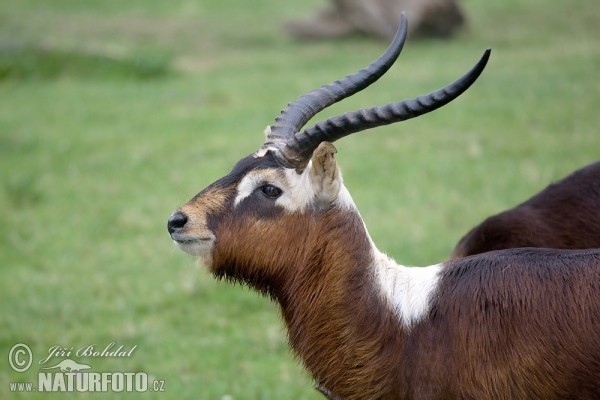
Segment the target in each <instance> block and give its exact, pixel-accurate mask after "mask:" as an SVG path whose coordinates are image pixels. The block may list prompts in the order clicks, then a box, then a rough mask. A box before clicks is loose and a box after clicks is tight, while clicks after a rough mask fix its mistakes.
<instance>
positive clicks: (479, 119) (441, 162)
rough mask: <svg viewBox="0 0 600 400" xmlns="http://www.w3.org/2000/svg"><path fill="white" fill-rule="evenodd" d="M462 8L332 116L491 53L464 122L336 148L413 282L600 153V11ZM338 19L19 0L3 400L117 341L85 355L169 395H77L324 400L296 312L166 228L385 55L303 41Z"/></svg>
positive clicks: (442, 114)
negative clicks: (280, 128)
mask: <svg viewBox="0 0 600 400" xmlns="http://www.w3.org/2000/svg"><path fill="white" fill-rule="evenodd" d="M458 4H459V5H460V10H461V13H462V14H463V15H464V17H465V21H464V24H461V26H460V28H459V29H456V30H453V31H452V34H451V35H449V37H446V38H444V39H440V38H437V37H429V36H427V35H423V36H421V37H417V35H416V34H415V35H414V37H413V35H412V34H411V37H409V39H408V41H407V44H406V45H405V48H404V51H403V53H402V55H401V56H400V58H399V60H398V62H397V63H396V65H395V66H394V67H393V68H392V69H391V70H390V71H389V72H388V73H387V74H386V75H385V76H384V77H383V78H382V79H381V80H380V81H379V82H377V83H376V84H374V85H372V86H371V87H370V88H368V89H367V90H365V91H364V92H361V93H360V94H358V95H356V96H355V97H353V98H350V99H347V100H345V101H344V102H342V103H340V104H337V105H335V106H333V107H331V108H330V109H328V110H326V111H324V112H323V113H321V114H320V115H319V116H318V117H317V118H316V119H325V118H326V117H327V116H331V115H337V114H340V113H342V112H344V111H349V110H354V109H358V108H361V107H367V106H368V107H370V106H373V105H377V104H380V105H382V104H386V103H388V102H391V101H398V100H401V99H404V98H409V97H415V96H418V95H420V94H424V93H428V92H430V91H432V90H435V89H438V88H440V87H441V86H443V85H445V84H447V83H450V82H451V81H453V80H454V79H456V78H457V77H459V76H461V75H462V74H463V73H464V72H466V71H467V70H468V69H469V68H471V66H472V65H473V64H474V63H475V62H476V61H477V60H478V59H479V57H480V56H481V54H482V53H483V51H484V49H485V48H487V47H491V48H492V56H491V60H490V63H489V64H488V66H487V68H486V70H485V71H484V73H483V74H482V76H481V77H480V79H479V80H478V81H477V82H476V83H475V84H474V85H473V87H472V88H471V89H470V90H469V91H468V92H466V93H465V94H464V95H463V96H461V97H460V98H459V99H457V100H456V101H454V102H453V103H451V104H450V105H448V106H446V107H444V108H443V109H440V110H438V111H436V112H434V113H432V114H428V115H427V116H424V117H421V118H418V119H415V120H411V121H407V122H404V123H400V124H395V125H391V126H387V127H384V128H379V129H376V130H374V131H367V132H364V133H360V134H357V135H353V136H351V137H348V138H346V139H344V140H342V141H340V142H339V143H337V144H336V146H337V148H338V151H339V152H338V157H337V159H338V162H339V164H340V166H341V168H342V170H343V172H344V177H345V181H346V186H347V187H348V188H349V190H350V192H351V193H352V195H353V197H354V199H355V202H356V203H357V205H358V208H359V210H360V211H361V214H362V216H363V218H364V219H365V221H366V224H367V227H368V228H369V231H370V233H371V236H372V237H373V240H374V241H375V243H377V245H378V247H379V248H380V249H381V250H382V251H385V252H387V253H388V254H389V255H390V256H392V257H393V258H395V259H396V260H397V261H398V262H400V263H402V264H405V265H420V266H423V265H429V264H433V263H437V262H440V261H442V260H444V259H445V258H446V257H447V256H448V255H449V253H450V251H451V250H452V248H453V247H454V245H455V244H456V243H457V241H458V240H459V239H460V237H462V235H463V234H465V233H466V232H467V231H468V230H469V229H470V228H471V227H473V226H475V225H476V224H478V223H479V222H481V221H482V220H483V219H484V218H485V217H487V216H489V215H491V214H495V213H497V212H500V211H502V210H505V209H507V208H510V207H513V206H515V205H516V204H518V203H520V202H522V201H524V200H526V199H528V198H529V197H531V196H532V195H533V194H535V193H537V192H538V191H539V190H541V189H542V188H544V187H545V186H547V185H548V184H549V183H550V182H552V181H555V180H557V179H560V178H562V177H564V176H566V175H567V174H569V173H571V172H572V171H574V170H575V169H578V168H580V167H582V166H584V165H586V164H589V163H591V162H594V161H597V160H598V159H599V158H600V157H599V155H600V133H599V132H598V128H597V127H598V126H600V113H598V111H597V108H598V105H600V79H599V77H600V3H598V1H597V0H578V1H576V2H573V1H571V0H555V1H553V2H548V1H542V0H506V1H502V2H497V1H496V2H492V1H479V0H477V1H476V0H464V1H462V2H460V3H458ZM328 6H330V5H328V3H327V2H326V1H325V0H305V1H302V2H291V1H290V2H282V1H275V0H252V1H242V0H171V1H166V0H130V1H127V2H123V1H117V0H104V1H102V2H81V1H75V0H53V1H51V2H50V1H48V2H42V1H33V0H4V1H2V2H1V3H0V94H1V99H2V100H1V101H0V171H1V174H2V175H1V181H0V226H1V229H0V254H1V261H0V271H1V279H0V307H1V308H2V309H1V311H0V354H3V359H4V360H5V361H4V362H3V364H2V367H1V368H0V397H2V398H7V399H8V398H44V394H41V393H33V394H31V393H30V394H19V393H14V392H10V391H9V382H31V381H33V382H36V384H37V373H38V372H39V367H40V365H39V364H38V363H39V360H40V359H42V358H43V357H46V356H47V355H48V350H49V349H50V348H51V347H53V346H64V347H72V348H74V349H75V350H77V349H78V348H81V347H84V346H87V345H91V344H95V345H97V347H98V348H104V347H106V346H107V345H108V344H110V343H112V342H114V343H115V344H116V346H120V345H123V346H124V348H126V349H131V348H133V347H134V346H136V347H135V351H134V352H133V354H132V356H131V357H122V358H115V357H112V358H110V357H103V358H99V357H95V358H94V357H87V358H86V357H81V358H77V357H75V358H74V359H75V360H76V361H78V362H82V363H86V364H89V365H91V366H92V367H93V369H92V370H93V371H109V372H117V371H120V372H126V371H134V372H138V371H142V372H146V373H148V374H149V375H150V376H152V377H154V378H156V379H160V380H163V381H164V382H165V386H164V389H165V392H164V393H155V392H147V393H143V394H134V393H127V394H123V393H121V394H119V393H102V394H91V393H73V394H72V396H71V397H74V398H90V397H97V398H121V397H126V398H129V397H132V398H136V397H143V398H157V399H158V398H160V399H163V398H197V399H223V400H225V399H228V400H229V399H284V398H285V399H320V398H322V397H321V395H320V394H318V393H317V392H316V391H315V390H314V389H312V381H311V379H310V377H308V376H307V374H306V373H305V372H303V370H302V368H301V366H299V365H298V363H297V362H296V361H295V359H294V357H293V356H292V355H291V354H290V351H289V349H288V346H287V339H286V336H285V331H284V329H283V326H282V324H281V322H280V320H279V317H278V309H277V307H276V306H275V305H274V304H272V303H271V302H270V301H269V300H268V299H265V298H262V297H260V296H259V295H257V294H255V293H253V292H250V291H249V290H247V289H245V288H242V287H239V286H237V287H236V286H230V285H228V284H226V283H219V282H216V281H215V280H214V279H213V278H212V277H211V276H209V275H208V274H207V273H206V272H205V271H204V270H203V269H202V268H201V267H200V266H197V265H196V264H195V260H194V259H193V258H192V257H190V256H188V255H186V254H184V253H183V252H181V251H179V250H177V249H175V247H174V245H173V244H172V242H171V240H170V238H169V237H168V235H167V230H166V221H167V218H168V216H169V215H170V214H171V212H172V211H173V210H174V209H175V208H176V207H178V206H179V205H180V204H182V203H184V202H186V201H187V200H188V199H189V198H191V197H192V196H193V195H195V194H196V193H197V192H199V191H200V190H201V189H203V188H204V187H205V186H207V185H208V184H210V183H212V182H213V181H214V180H216V179H218V178H220V177H221V176H223V175H225V174H226V173H227V172H229V170H230V168H231V167H232V166H233V164H234V163H235V162H236V161H237V160H238V159H240V158H241V157H243V156H246V155H248V154H250V153H252V152H253V151H255V150H256V149H257V148H258V147H259V146H260V145H261V144H262V142H263V139H264V136H263V130H264V128H265V127H266V126H267V125H269V124H271V123H272V122H273V121H274V118H275V117H276V116H277V115H278V114H279V112H280V110H281V109H282V108H284V107H285V106H286V104H287V103H288V102H289V101H293V100H295V99H296V98H297V97H298V96H299V95H300V94H303V93H305V92H308V91H309V90H311V89H313V88H316V87H318V86H321V85H323V84H326V83H330V82H332V81H334V80H336V79H339V78H342V77H343V76H345V75H347V74H349V73H353V72H355V71H357V70H358V69H360V68H363V67H364V66H366V65H367V64H369V63H370V62H371V61H373V60H375V59H376V58H377V57H378V56H379V55H380V54H381V53H382V52H383V51H384V50H385V48H386V47H387V42H386V41H385V40H380V39H375V38H373V37H372V36H369V35H367V34H364V32H363V33H360V32H357V31H352V32H349V34H347V35H346V34H344V35H339V36H338V37H324V38H323V37H321V38H311V39H310V40H305V39H306V38H300V37H298V36H297V35H296V36H292V35H291V34H290V33H291V32H290V29H289V27H290V24H292V25H293V24H297V23H305V22H307V21H308V23H311V21H312V23H314V18H315V17H314V16H315V15H316V14H318V13H319V12H320V11H319V10H322V9H324V8H326V7H328ZM408 17H409V26H410V24H411V13H410V12H409V15H408ZM313 122H314V121H313ZM16 343H25V344H27V345H29V346H30V348H31V350H32V352H33V354H34V359H33V366H32V367H31V369H30V370H29V371H27V372H24V373H17V372H14V371H13V370H12V369H11V368H10V366H9V364H8V362H7V361H6V357H7V354H8V353H9V351H10V349H11V347H12V346H13V345H14V344H16ZM71 358H73V357H71ZM61 359H62V358H54V359H53V360H54V361H60V360H61ZM54 364H55V363H53V364H52V365H54ZM47 365H48V364H47ZM61 396H62V395H61Z"/></svg>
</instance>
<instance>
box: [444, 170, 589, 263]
mask: <svg viewBox="0 0 600 400" xmlns="http://www.w3.org/2000/svg"><path fill="white" fill-rule="evenodd" d="M515 247H545V248H555V249H590V248H599V247H600V162H596V163H593V164H590V165H588V166H587V167H584V168H581V169H579V170H577V171H575V172H574V173H572V174H571V175H569V176H567V177H566V178H564V179H562V180H561V181H559V182H556V183H554V184H552V185H550V186H548V187H547V188H545V189H544V190H542V191H541V192H540V193H538V194H536V195H535V196H533V197H532V198H531V199H529V200H527V201H526V202H524V203H522V204H520V205H518V206H517V207H515V208H513V209H510V210H508V211H504V212H502V213H500V214H497V215H494V216H492V217H489V218H488V219H486V220H485V221H484V222H482V223H481V224H480V225H478V226H476V227H475V228H473V229H472V230H471V231H469V232H468V233H467V234H466V235H465V236H464V237H463V238H462V239H461V240H460V241H459V243H458V244H457V245H456V248H455V249H454V250H453V251H452V254H451V256H450V259H456V258H460V257H465V256H468V255H472V254H479V253H484V252H486V251H492V250H501V249H510V248H515Z"/></svg>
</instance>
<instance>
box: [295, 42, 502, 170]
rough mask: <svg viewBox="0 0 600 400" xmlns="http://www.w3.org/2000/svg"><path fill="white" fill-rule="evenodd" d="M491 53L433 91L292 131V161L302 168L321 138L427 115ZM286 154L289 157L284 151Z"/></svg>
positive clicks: (458, 90)
mask: <svg viewBox="0 0 600 400" xmlns="http://www.w3.org/2000/svg"><path fill="white" fill-rule="evenodd" d="M490 53H491V50H490V49H487V50H486V51H485V53H484V54H483V56H482V57H481V59H480V60H479V61H478V62H477V64H475V66H474V67H473V68H471V70H470V71H469V72H467V73H466V74H465V75H463V76H462V77H461V78H459V79H457V80H456V81H454V82H453V83H451V84H450V85H448V86H446V87H444V88H442V89H439V90H436V91H435V92H431V93H429V94H426V95H423V96H419V97H417V98H415V99H408V100H403V101H401V102H398V103H389V104H387V105H385V106H382V107H379V106H377V107H372V108H369V109H367V108H363V109H361V110H357V111H353V112H347V113H345V114H343V115H340V116H337V117H332V118H328V119H327V120H326V121H321V122H317V123H316V124H315V126H313V127H310V128H307V129H305V130H304V131H303V132H299V133H297V134H295V135H294V137H293V138H292V140H288V142H287V151H288V153H291V154H293V158H294V160H298V161H297V163H298V164H296V166H295V168H297V169H298V168H299V169H302V168H304V167H305V166H306V164H307V163H308V160H309V159H310V157H311V155H312V152H313V151H314V150H315V149H316V148H317V146H318V145H319V143H321V142H323V141H328V142H334V141H336V140H338V139H341V138H343V137H344V136H347V135H350V134H352V133H356V132H360V131H363V130H365V129H370V128H375V127H378V126H382V125H388V124H393V123H394V122H400V121H406V120H407V119H411V118H414V117H418V116H419V115H423V114H427V113H428V112H430V111H433V110H435V109H438V108H440V107H442V106H444V105H446V104H448V103H450V102H451V101H452V100H454V99H456V98H457V97H458V96H460V95H461V94H462V93H464V92H465V91H466V90H467V89H468V88H469V87H470V86H471V85H472V84H473V82H475V80H477V78H478V77H479V75H480V74H481V72H482V71H483V69H484V68H485V66H486V64H487V62H488V59H489V58H490ZM286 157H288V158H291V157H290V156H287V154H286Z"/></svg>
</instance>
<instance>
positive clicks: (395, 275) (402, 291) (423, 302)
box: [373, 245, 442, 328]
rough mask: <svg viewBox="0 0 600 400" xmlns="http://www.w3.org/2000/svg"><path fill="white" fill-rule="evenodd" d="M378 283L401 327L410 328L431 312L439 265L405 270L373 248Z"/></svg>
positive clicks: (405, 268)
mask: <svg viewBox="0 0 600 400" xmlns="http://www.w3.org/2000/svg"><path fill="white" fill-rule="evenodd" d="M373 256H374V263H375V265H374V267H375V274H376V279H377V282H378V283H379V287H380V290H381V292H382V294H383V296H384V297H385V299H386V301H387V303H388V304H389V306H390V308H391V309H392V310H393V311H394V312H395V314H396V315H397V316H398V318H399V319H400V322H401V323H402V325H404V327H406V328H410V327H411V326H413V325H414V324H415V323H417V322H418V321H419V320H421V319H422V318H423V317H425V315H427V313H428V312H429V309H430V301H431V296H432V294H433V292H434V291H435V289H436V288H437V285H438V282H439V272H440V270H441V267H442V266H441V264H436V265H432V266H429V267H405V266H403V265H398V264H397V263H396V262H395V261H394V260H392V259H390V258H389V257H388V256H386V255H385V254H383V253H381V252H380V251H379V250H377V248H375V246H374V245H373Z"/></svg>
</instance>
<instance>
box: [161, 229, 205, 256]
mask: <svg viewBox="0 0 600 400" xmlns="http://www.w3.org/2000/svg"><path fill="white" fill-rule="evenodd" d="M171 239H173V241H174V242H175V244H176V245H177V246H178V247H179V248H180V249H181V250H183V251H185V252H186V253H188V254H191V255H193V256H199V257H204V256H206V255H207V253H210V251H211V250H212V247H213V245H214V243H215V237H214V236H213V235H210V236H200V237H198V236H191V235H185V234H181V233H177V232H174V233H172V234H171Z"/></svg>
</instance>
